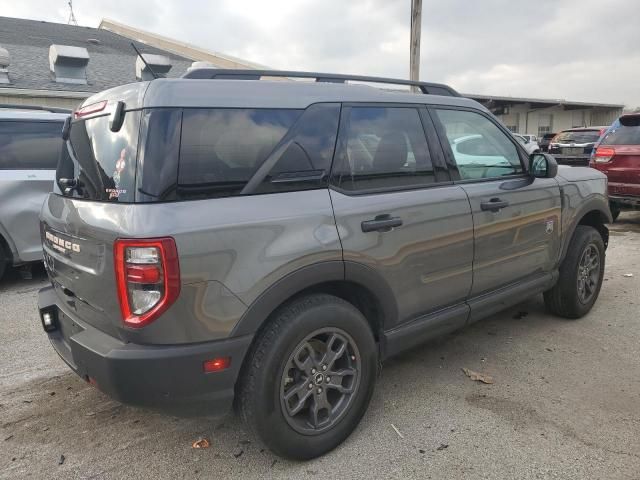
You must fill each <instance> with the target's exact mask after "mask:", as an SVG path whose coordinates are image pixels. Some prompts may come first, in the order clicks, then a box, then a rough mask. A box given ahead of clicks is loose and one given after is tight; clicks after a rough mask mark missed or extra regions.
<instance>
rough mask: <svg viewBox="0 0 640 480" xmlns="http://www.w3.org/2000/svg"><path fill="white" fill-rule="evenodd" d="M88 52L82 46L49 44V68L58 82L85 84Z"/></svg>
mask: <svg viewBox="0 0 640 480" xmlns="http://www.w3.org/2000/svg"><path fill="white" fill-rule="evenodd" d="M88 63H89V52H87V49H86V48H84V47H72V46H70V45H51V46H50V47H49V69H50V70H51V73H53V77H54V79H55V81H56V82H58V83H76V84H83V85H86V84H87V72H86V68H87V64H88Z"/></svg>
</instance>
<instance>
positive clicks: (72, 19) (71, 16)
mask: <svg viewBox="0 0 640 480" xmlns="http://www.w3.org/2000/svg"><path fill="white" fill-rule="evenodd" d="M67 25H78V21H77V20H76V16H75V15H74V13H73V0H69V19H68V20H67Z"/></svg>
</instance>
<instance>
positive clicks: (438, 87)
mask: <svg viewBox="0 0 640 480" xmlns="http://www.w3.org/2000/svg"><path fill="white" fill-rule="evenodd" d="M260 77H286V78H313V79H315V81H316V82H328V83H345V82H347V81H354V82H369V83H381V84H387V85H407V86H411V87H418V88H419V89H420V91H421V92H422V93H424V94H431V95H444V96H450V97H459V96H460V94H459V93H458V92H456V91H455V90H454V89H453V88H451V87H449V86H448V85H444V84H441V83H430V82H418V81H412V80H404V79H400V78H385V77H369V76H365V75H342V74H337V73H335V74H334V73H317V72H296V71H289V70H248V69H247V70H239V69H222V68H208V67H204V68H194V69H191V70H189V71H187V72H186V73H185V74H184V75H182V78H192V79H201V80H204V79H206V80H215V79H219V80H221V79H225V80H229V79H236V80H259V79H260Z"/></svg>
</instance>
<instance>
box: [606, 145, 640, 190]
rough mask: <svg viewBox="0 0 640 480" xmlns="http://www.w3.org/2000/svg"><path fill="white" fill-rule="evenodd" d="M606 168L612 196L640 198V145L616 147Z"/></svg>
mask: <svg viewBox="0 0 640 480" xmlns="http://www.w3.org/2000/svg"><path fill="white" fill-rule="evenodd" d="M613 149H614V152H615V153H614V155H613V157H612V158H611V160H610V161H609V163H608V164H607V166H606V173H607V177H608V178H609V193H610V194H611V195H632V196H640V145H616V146H615V147H613Z"/></svg>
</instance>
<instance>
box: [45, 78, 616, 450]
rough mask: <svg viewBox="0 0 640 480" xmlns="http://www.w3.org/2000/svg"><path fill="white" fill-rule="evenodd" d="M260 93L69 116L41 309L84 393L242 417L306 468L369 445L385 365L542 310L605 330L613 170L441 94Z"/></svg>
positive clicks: (312, 88)
mask: <svg viewBox="0 0 640 480" xmlns="http://www.w3.org/2000/svg"><path fill="white" fill-rule="evenodd" d="M263 76H266V77H287V78H297V77H300V78H313V79H316V80H317V81H315V82H282V81H269V80H263V79H261V77H263ZM246 78H247V73H246V70H243V71H237V70H230V71H229V70H216V69H213V68H201V69H193V70H191V71H189V72H188V73H187V74H185V76H184V77H183V78H180V79H156V80H152V81H150V82H140V83H137V84H133V85H126V86H123V87H118V88H114V89H111V90H107V91H105V92H103V93H99V94H97V95H94V96H92V97H91V98H89V99H88V100H86V101H85V102H84V104H83V105H82V106H81V108H80V109H78V110H77V111H75V113H74V120H73V122H72V124H71V126H70V130H69V131H68V132H66V131H65V138H68V142H67V146H68V147H69V149H70V152H71V155H70V157H69V159H68V160H67V159H65V160H64V161H67V162H69V165H63V166H61V168H59V169H58V172H59V173H58V175H57V183H58V184H59V187H61V188H59V190H57V191H56V192H54V193H52V194H50V195H49V197H48V199H47V201H46V202H45V203H44V206H43V208H42V213H41V222H42V223H41V230H42V236H43V237H42V239H43V247H44V250H45V257H46V262H45V264H46V267H47V272H48V275H49V278H50V281H51V285H50V286H48V287H46V288H44V289H43V290H41V291H40V294H39V311H40V316H41V320H42V324H43V327H44V329H45V330H46V331H47V333H48V336H49V339H50V341H51V344H52V345H53V347H54V348H55V350H56V351H57V352H58V353H59V355H60V357H61V358H62V359H63V360H64V361H65V362H67V364H68V365H69V367H70V368H71V369H72V370H74V371H75V372H76V373H77V374H78V375H79V376H80V377H82V378H83V379H85V380H86V381H88V382H90V383H91V384H93V385H95V386H96V387H97V388H99V389H100V390H101V391H103V392H105V393H106V394H108V395H110V396H111V397H113V398H115V399H117V400H119V401H121V402H125V403H131V404H137V405H146V406H154V407H164V408H172V409H175V408H181V409H190V410H191V409H195V410H196V411H197V412H200V413H212V412H214V413H223V412H225V411H226V410H227V409H228V408H229V407H230V406H231V405H232V403H233V402H234V400H235V402H236V405H237V406H238V409H239V411H240V412H241V415H242V418H243V419H244V420H245V422H246V423H247V424H248V425H249V426H250V428H251V429H253V431H254V432H256V433H257V435H258V437H259V438H260V439H261V440H262V441H263V442H264V443H265V444H266V445H267V446H268V447H269V448H270V449H272V450H273V451H274V452H276V453H277V454H280V455H283V456H286V457H290V458H297V459H306V458H312V457H315V456H318V455H321V454H323V453H325V452H327V451H329V450H331V449H332V448H334V447H336V446H337V445H339V444H340V442H342V441H343V440H344V439H345V438H346V437H347V436H348V435H349V434H350V433H351V432H352V431H353V429H354V428H355V427H356V425H357V424H358V423H359V421H360V419H361V418H362V416H363V414H364V412H365V410H366V409H367V405H368V404H369V400H370V398H371V395H372V393H373V390H374V384H375V380H376V376H377V374H378V366H379V364H380V362H381V361H383V360H384V359H386V358H388V357H390V356H393V355H395V354H397V353H399V352H402V351H405V350H406V349H409V348H412V347H415V346H416V345H418V344H421V343H424V342H425V341H427V340H429V339H431V338H433V337H435V336H439V335H442V334H444V333H446V332H450V331H453V330H456V329H459V328H461V327H463V326H465V325H468V324H470V323H473V322H475V321H477V320H480V319H481V318H484V317H487V316H489V315H492V314H494V313H495V312H497V311H499V310H502V309H504V308H507V307H509V306H512V305H515V304H516V303H518V302H520V301H522V300H523V299H525V298H527V297H530V296H532V295H537V294H540V293H543V292H544V298H545V302H546V305H547V307H548V308H549V310H550V311H552V312H554V313H556V314H558V315H560V316H563V317H566V318H579V317H582V316H583V315H585V314H586V313H587V312H589V310H590V309H591V307H592V306H593V304H594V302H595V301H596V298H597V297H598V292H599V290H600V286H601V283H602V280H603V273H604V264H605V248H606V246H607V241H608V230H607V228H606V226H605V224H606V223H608V222H609V221H610V220H611V216H610V212H609V205H608V200H607V196H606V177H605V176H604V175H603V174H602V173H600V172H597V171H595V170H593V169H588V168H582V169H578V168H575V169H571V168H564V169H560V170H559V169H558V168H557V164H556V162H555V160H554V159H553V157H551V156H549V155H542V154H537V155H531V156H529V155H527V153H526V152H525V151H524V149H523V148H522V147H521V146H520V144H519V143H518V142H517V141H516V140H515V139H514V138H513V136H512V135H511V134H510V132H509V131H508V130H506V129H505V127H504V126H502V125H501V123H500V122H499V121H498V120H497V119H496V118H495V117H494V116H493V115H491V113H490V112H489V111H488V110H487V109H486V108H485V107H483V106H481V105H480V104H478V103H476V102H475V101H473V100H470V99H467V98H463V97H461V96H459V95H458V94H457V92H455V91H454V90H453V89H451V88H449V87H447V86H444V85H438V84H430V83H417V82H415V83H411V82H408V81H406V80H392V79H380V78H371V77H352V76H345V75H335V74H319V73H304V72H278V71H252V77H251V78H253V79H252V80H249V79H246ZM349 80H355V81H367V82H376V83H398V84H404V85H407V84H413V85H416V86H418V87H419V88H420V90H421V91H422V94H415V93H408V92H407V93H398V92H393V91H389V90H386V89H377V88H372V87H370V86H364V85H344V84H340V83H339V82H345V81H349ZM464 137H466V138H464ZM63 172H67V173H63ZM56 188H58V187H56Z"/></svg>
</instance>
